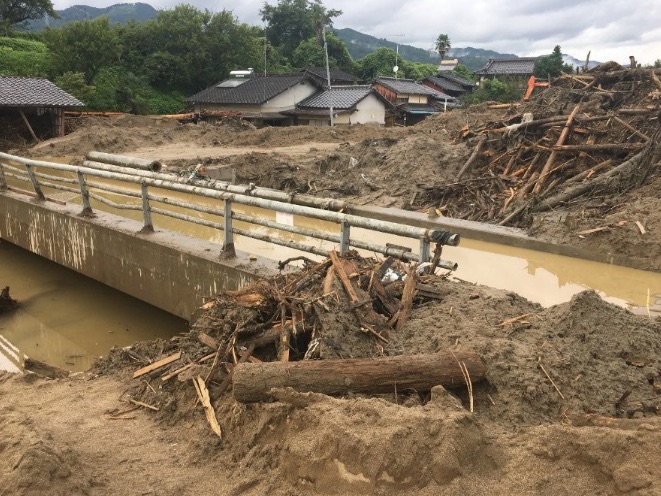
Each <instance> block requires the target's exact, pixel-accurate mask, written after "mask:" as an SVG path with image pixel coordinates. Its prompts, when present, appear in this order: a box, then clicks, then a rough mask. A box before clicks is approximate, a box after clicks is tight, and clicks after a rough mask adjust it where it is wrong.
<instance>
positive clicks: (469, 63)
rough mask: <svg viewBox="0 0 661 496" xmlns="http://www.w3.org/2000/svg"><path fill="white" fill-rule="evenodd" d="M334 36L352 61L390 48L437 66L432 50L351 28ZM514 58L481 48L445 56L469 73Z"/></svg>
mask: <svg viewBox="0 0 661 496" xmlns="http://www.w3.org/2000/svg"><path fill="white" fill-rule="evenodd" d="M334 31H335V34H336V35H337V37H338V38H340V39H341V40H342V41H344V43H345V44H346V45H347V48H348V50H349V53H350V54H351V56H352V57H353V59H354V60H358V59H360V58H363V57H364V56H365V55H368V54H370V53H372V52H373V51H374V50H376V49H378V48H382V47H385V48H390V49H391V50H397V47H398V46H399V54H400V55H401V56H402V58H404V59H406V60H408V61H410V62H420V63H423V64H438V63H439V56H438V53H437V52H435V51H434V50H423V49H422V48H417V47H414V46H410V45H403V44H398V43H396V42H393V41H388V40H386V39H384V38H375V37H374V36H370V35H367V34H363V33H360V32H358V31H356V30H354V29H351V28H343V29H335V30H334ZM509 57H516V55H514V54H511V53H498V52H494V51H493V50H484V49H482V48H473V47H466V48H452V49H450V50H449V51H448V53H447V54H446V58H458V59H459V62H460V63H461V64H462V65H465V66H466V67H468V69H470V70H471V71H477V70H478V69H481V68H482V67H484V66H485V65H486V63H487V62H488V61H489V59H498V58H501V59H502V58H509Z"/></svg>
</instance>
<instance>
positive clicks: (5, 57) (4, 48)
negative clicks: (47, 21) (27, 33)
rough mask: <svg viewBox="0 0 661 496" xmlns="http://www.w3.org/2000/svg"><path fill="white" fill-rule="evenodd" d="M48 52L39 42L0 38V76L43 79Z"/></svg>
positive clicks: (48, 57)
mask: <svg viewBox="0 0 661 496" xmlns="http://www.w3.org/2000/svg"><path fill="white" fill-rule="evenodd" d="M49 60H50V52H49V51H48V48H47V47H46V45H45V44H43V43H41V42H39V41H33V40H24V39H21V38H1V37H0V74H1V75H3V76H29V77H39V76H41V77H43V76H45V75H46V74H47V71H48V67H49Z"/></svg>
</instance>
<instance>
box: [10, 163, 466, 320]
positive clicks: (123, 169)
mask: <svg viewBox="0 0 661 496" xmlns="http://www.w3.org/2000/svg"><path fill="white" fill-rule="evenodd" d="M124 159H127V158H126V157H124V158H123V159H121V160H120V163H121V162H122V160H124ZM0 160H4V161H0V238H1V239H3V240H6V241H9V242H11V243H13V244H15V245H18V246H20V247H22V248H24V249H26V250H29V251H31V252H33V253H36V254H38V255H41V256H43V257H45V258H47V259H49V260H51V261H53V262H56V263H58V264H61V265H63V266H65V267H68V268H70V269H72V270H75V271H77V272H79V273H81V274H84V275H86V276H88V277H91V278H93V279H95V280H97V281H100V282H102V283H104V284H106V285H108V286H111V287H113V288H115V289H118V290H120V291H122V292H124V293H127V294H129V295H132V296H134V297H136V298H138V299H140V300H142V301H145V302H147V303H150V304H152V305H154V306H156V307H158V308H161V309H163V310H165V311H167V312H170V313H172V314H174V315H177V316H180V317H182V318H184V319H189V318H190V317H191V315H192V314H193V312H194V311H195V310H196V309H197V308H199V306H200V305H202V304H203V303H204V299H205V298H208V297H212V296H213V295H216V294H218V293H219V292H221V291H223V290H235V289H238V288H240V287H242V286H245V285H247V284H249V283H251V282H253V281H255V280H256V279H258V278H260V277H267V276H270V275H273V274H274V273H276V271H277V270H278V266H277V261H275V260H269V259H266V258H263V257H261V258H260V257H255V256H252V255H251V256H249V255H248V254H247V253H245V252H243V251H241V250H235V248H234V238H233V236H234V234H235V233H238V234H241V235H245V236H249V237H253V238H256V239H260V240H262V241H266V242H269V243H275V244H281V245H284V246H287V247H289V248H294V249H296V250H301V251H307V252H310V253H314V254H317V255H326V254H327V250H328V248H322V247H320V245H319V243H318V242H317V243H312V244H306V243H301V242H297V241H293V240H292V239H287V238H278V237H276V236H271V235H266V234H263V233H260V232H259V231H258V230H256V231H254V232H253V231H250V230H247V229H241V228H238V227H236V226H235V225H233V220H241V221H245V222H250V223H253V224H256V225H259V226H266V227H269V228H273V229H280V230H283V231H289V232H292V233H296V234H297V235H298V237H299V238H300V237H303V238H304V239H305V240H308V238H309V240H312V241H318V240H323V241H326V242H330V243H332V245H331V246H333V247H334V248H336V249H338V250H339V251H340V252H341V253H342V252H346V251H347V250H348V249H349V248H350V247H355V248H363V249H367V250H370V251H375V252H380V253H383V254H385V255H394V256H397V257H399V258H402V259H404V260H409V261H418V260H422V261H425V260H429V258H430V245H431V244H432V243H440V244H452V245H456V244H458V242H459V235H457V234H453V233H450V232H448V231H445V230H442V229H428V228H424V227H414V226H410V225H408V224H407V223H397V222H392V221H388V220H378V219H370V218H368V217H364V216H357V215H354V214H347V213H339V212H336V211H334V210H333V209H340V208H343V207H344V205H343V204H342V202H337V204H334V203H333V202H334V201H333V200H324V199H319V198H314V197H305V196H300V197H296V198H293V197H291V195H288V194H286V193H283V192H280V191H275V190H266V189H261V188H255V187H253V186H248V187H246V186H234V185H229V184H228V183H221V182H215V181H213V182H208V181H200V180H194V179H192V178H177V177H176V176H172V175H166V174H162V173H159V172H155V171H154V169H153V163H152V164H146V163H145V164H142V165H143V166H144V167H141V166H140V163H139V161H138V164H137V165H136V163H135V160H133V159H130V160H128V161H126V163H124V164H121V165H116V164H108V163H98V162H85V164H84V166H83V167H76V166H71V165H66V164H56V163H50V162H42V161H35V160H30V159H25V158H23V157H17V156H12V155H7V154H2V153H0ZM127 167H131V168H130V169H127ZM134 167H137V168H134ZM53 173H59V174H60V175H59V176H54V175H53ZM67 174H68V175H67ZM76 176H77V177H76ZM90 176H91V177H92V179H94V178H102V179H108V180H113V183H112V184H111V183H110V182H109V181H108V182H106V183H92V182H91V181H90ZM21 181H22V182H23V184H24V183H28V185H29V186H31V190H28V189H25V188H24V187H19V186H22V184H21ZM115 181H122V183H123V184H122V186H124V185H125V186H126V187H124V188H123V189H119V188H117V187H116V186H114V185H113V184H114V182H115ZM72 184H73V185H74V186H71V185H72ZM138 186H139V188H138ZM131 187H132V188H131ZM149 187H155V188H159V190H162V189H169V190H172V191H177V192H182V193H187V194H190V195H192V196H191V197H186V198H187V201H181V200H176V199H172V198H169V197H164V196H159V195H158V194H153V193H151V192H150V191H149V190H148V188H149ZM57 190H60V191H65V192H68V193H70V194H71V195H70V196H73V195H75V196H76V197H77V198H78V201H80V202H81V203H82V210H81V204H80V203H75V202H74V203H68V202H63V201H59V200H58V199H57V195H56V194H53V193H51V191H54V192H57ZM44 191H46V192H48V195H47V194H46V193H44ZM94 191H97V193H95V192H94ZM98 192H103V193H106V196H103V195H100V194H98ZM108 193H111V194H115V195H116V194H122V195H124V196H126V197H129V198H130V197H132V198H134V199H137V201H138V202H137V203H138V204H137V205H132V206H131V205H128V206H127V205H124V204H118V203H115V202H113V201H112V200H110V199H108V195H107V194H108ZM90 198H92V199H95V200H98V201H99V202H101V203H106V204H108V205H110V206H112V207H116V208H125V209H130V210H137V211H140V212H142V214H143V222H139V221H136V220H131V219H129V218H125V217H122V216H118V215H114V214H110V213H106V212H103V211H101V210H99V209H94V210H93V209H92V207H91V204H90ZM191 198H192V200H191ZM195 198H200V199H202V198H206V199H208V198H212V199H219V200H222V203H221V205H223V208H222V209H214V208H211V207H208V206H205V205H204V204H203V203H200V204H199V205H194V204H192V203H191V202H194V201H195ZM81 199H82V200H81ZM189 200H190V201H189ZM157 202H158V203H159V204H168V205H171V206H174V207H179V208H181V209H183V208H185V209H188V211H191V210H193V211H195V210H196V211H197V212H201V213H202V214H213V215H220V216H222V217H223V222H222V223H214V222H212V221H210V220H206V219H208V218H209V217H212V215H208V216H205V217H200V216H199V215H198V216H197V217H193V216H190V215H186V214H181V213H178V212H176V211H175V210H165V209H161V208H159V207H154V206H152V205H154V204H156V203H157ZM237 203H238V204H243V205H250V206H256V207H260V208H266V209H272V210H275V211H276V212H283V213H289V214H296V215H306V216H309V217H311V218H316V219H321V220H325V221H331V222H335V223H336V224H337V225H338V228H339V230H340V234H333V233H328V232H319V231H314V230H311V229H306V228H302V227H297V226H293V225H284V224H279V223H277V222H273V221H271V220H268V219H265V218H261V217H260V216H259V215H257V216H255V217H254V218H249V216H247V215H245V214H242V213H239V212H236V211H234V210H233V204H237ZM320 207H323V208H320ZM152 212H156V213H159V214H162V215H167V216H170V217H174V218H176V219H180V220H183V221H188V222H194V223H199V224H202V225H205V226H210V227H214V228H218V229H219V230H221V231H222V232H223V238H224V239H223V244H222V246H220V245H219V244H218V243H213V242H210V241H206V240H204V239H199V238H194V237H191V236H188V235H185V234H181V233H178V232H172V231H165V230H161V229H159V230H155V229H154V226H153V223H152V220H151V217H152ZM352 226H354V227H360V228H363V229H376V230H378V231H381V232H385V233H389V234H393V235H399V236H406V237H409V238H414V239H415V240H416V242H419V246H420V248H419V251H418V252H417V253H414V252H413V251H412V250H410V249H405V248H401V247H388V246H379V245H376V244H374V243H370V242H365V241H359V240H357V239H355V238H354V239H352V238H351V235H350V229H351V227H352ZM439 265H440V266H445V267H446V268H452V267H453V264H452V263H450V262H445V261H440V262H439ZM100 304H102V302H100Z"/></svg>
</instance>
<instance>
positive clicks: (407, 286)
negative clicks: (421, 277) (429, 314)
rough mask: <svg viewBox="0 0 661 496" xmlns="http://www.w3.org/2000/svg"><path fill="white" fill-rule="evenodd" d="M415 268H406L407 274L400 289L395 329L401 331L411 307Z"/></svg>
mask: <svg viewBox="0 0 661 496" xmlns="http://www.w3.org/2000/svg"><path fill="white" fill-rule="evenodd" d="M415 280H416V273H415V270H411V269H409V270H408V276H407V277H406V281H404V290H403V291H402V304H401V305H400V307H399V318H398V319H397V330H398V331H401V330H402V327H404V324H406V319H408V316H409V313H410V312H411V308H412V307H413V294H414V293H415Z"/></svg>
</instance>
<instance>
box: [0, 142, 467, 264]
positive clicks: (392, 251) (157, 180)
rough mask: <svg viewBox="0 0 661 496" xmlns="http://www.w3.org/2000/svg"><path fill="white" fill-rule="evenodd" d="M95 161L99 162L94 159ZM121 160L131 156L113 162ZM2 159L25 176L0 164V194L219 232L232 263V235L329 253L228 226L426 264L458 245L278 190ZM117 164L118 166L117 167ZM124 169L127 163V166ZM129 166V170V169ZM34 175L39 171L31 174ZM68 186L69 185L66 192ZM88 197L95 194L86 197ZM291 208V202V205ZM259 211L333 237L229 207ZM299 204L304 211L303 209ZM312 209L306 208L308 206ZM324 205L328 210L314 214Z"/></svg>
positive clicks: (451, 237) (449, 236)
mask: <svg viewBox="0 0 661 496" xmlns="http://www.w3.org/2000/svg"><path fill="white" fill-rule="evenodd" d="M96 157H99V155H96ZM115 157H120V163H121V158H126V159H132V157H122V156H115ZM0 159H4V160H6V161H10V162H14V163H16V164H20V165H23V166H24V167H25V170H22V169H20V168H19V167H15V166H13V165H10V164H8V163H4V162H2V161H0V190H1V189H9V190H14V191H20V192H23V193H28V194H32V193H31V192H28V191H25V190H20V189H18V190H17V189H16V188H13V187H10V186H9V185H8V183H7V179H6V178H7V177H12V178H14V179H15V180H18V181H24V182H29V183H30V184H31V185H32V188H33V189H34V195H36V197H37V199H39V200H46V199H47V198H46V196H45V195H44V193H43V191H42V188H51V189H56V190H60V191H66V192H70V193H73V194H76V195H81V198H82V205H83V210H82V212H81V215H87V216H92V215H94V213H93V210H92V206H91V203H90V199H92V200H95V201H98V202H100V203H102V204H105V205H108V206H110V207H113V208H116V209H125V210H137V211H142V213H143V228H142V230H141V232H142V233H148V232H153V230H154V226H153V222H152V217H151V214H152V213H157V214H160V215H164V216H168V217H171V218H175V219H179V220H182V221H186V222H191V223H194V224H198V225H202V226H206V227H211V228H214V229H220V230H222V231H224V240H223V247H222V251H223V255H224V256H234V254H235V252H234V234H239V235H242V236H246V237H250V238H253V239H258V240H261V241H266V242H269V243H273V244H277V245H280V246H286V247H289V248H293V249H296V250H300V251H303V252H307V253H314V254H317V255H321V256H327V254H328V252H327V250H324V249H322V248H319V247H316V246H311V245H307V244H304V243H299V242H296V241H293V240H286V239H281V238H279V237H277V236H269V235H267V234H263V233H259V232H253V231H250V230H247V229H241V228H238V227H236V226H234V225H233V220H238V221H243V222H247V223H250V224H254V225H259V226H264V227H268V228H272V229H276V230H280V231H284V232H290V233H295V234H300V235H302V236H305V237H309V238H313V239H319V240H324V241H329V242H332V243H335V244H337V245H339V252H340V253H341V254H344V253H346V252H347V250H349V248H350V247H354V248H359V249H364V250H369V251H372V252H376V253H381V254H383V255H386V256H393V257H396V258H399V259H402V260H405V261H416V262H428V261H429V260H430V259H431V254H430V245H431V243H436V245H437V247H439V250H438V252H439V253H440V247H441V246H442V245H450V246H457V245H458V244H459V240H460V237H459V235H458V234H455V233H451V232H449V231H444V230H432V229H424V228H419V227H413V226H409V225H405V224H399V223H395V222H389V221H382V220H376V219H370V218H367V217H361V216H356V215H351V214H346V213H341V212H336V211H332V210H328V208H333V207H338V206H340V205H342V206H345V207H346V205H345V204H344V202H339V201H337V200H331V199H323V198H316V197H312V196H307V195H289V194H287V193H284V192H282V191H277V190H271V189H268V188H256V187H254V186H253V185H249V186H247V187H246V186H239V185H232V184H229V183H225V182H220V181H208V180H197V179H193V178H182V177H178V176H175V175H172V174H164V173H159V172H151V171H150V170H139V169H136V170H134V169H127V168H126V167H122V166H118V165H111V164H107V163H100V162H93V161H85V162H84V165H83V166H82V167H79V166H73V165H66V164H58V163H53V162H45V161H41V160H32V159H28V158H24V157H19V156H16V155H10V154H7V153H0ZM115 163H117V161H115ZM127 165H128V164H127ZM128 166H129V167H130V165H128ZM35 168H38V171H37V170H35ZM43 170H50V171H62V172H71V173H75V174H76V178H75V179H74V178H67V177H60V176H53V175H50V174H46V173H45V172H42V171H43ZM88 177H97V178H102V179H111V180H117V181H121V182H124V183H128V184H139V185H140V192H137V191H135V190H131V189H127V188H118V187H115V186H111V185H108V184H104V183H98V182H92V181H90V180H89V179H88ZM69 185H73V186H69ZM149 187H155V188H159V189H165V190H171V191H177V192H182V193H189V194H191V195H194V196H201V197H205V198H211V199H218V200H222V201H223V208H222V209H218V208H211V207H208V206H204V205H197V204H191V203H188V202H183V201H180V200H176V199H170V198H167V197H164V196H161V195H155V194H152V193H150V192H149ZM92 190H94V191H92ZM97 191H103V192H106V193H111V194H116V195H122V196H125V197H131V198H138V199H140V200H141V204H140V205H132V204H121V203H115V202H113V201H112V200H110V199H108V198H106V197H105V196H103V195H100V194H98V193H97ZM151 202H156V203H160V204H163V205H171V206H176V207H179V208H183V209H186V210H191V211H196V212H201V213H205V214H211V215H216V216H220V217H223V222H222V223H217V222H213V221H210V220H206V219H200V218H198V217H192V216H190V215H186V214H181V213H177V212H173V211H171V210H166V209H163V208H158V207H152V203H151ZM294 202H296V203H294ZM234 203H236V204H240V205H246V206H253V207H259V208H263V209H267V210H272V211H275V212H283V213H289V214H293V215H299V216H304V217H309V218H313V219H320V220H325V221H330V222H332V223H335V224H338V225H339V227H340V233H339V234H333V233H328V232H322V231H317V230H314V229H306V228H302V227H296V226H291V225H287V224H282V223H279V222H273V221H271V220H268V219H263V218H260V217H256V216H252V215H247V214H243V213H240V212H236V211H234V210H233V204H234ZM301 203H302V204H301ZM311 204H312V206H310V205H311ZM320 206H324V207H326V208H320ZM351 227H357V228H363V229H367V230H372V231H378V232H382V233H388V234H393V235H397V236H403V237H407V238H413V239H417V240H418V241H419V250H418V253H414V252H412V251H410V250H408V249H406V248H402V247H393V246H382V245H378V244H375V243H371V242H367V241H362V240H358V239H355V238H354V239H352V238H351ZM438 267H441V268H445V269H449V270H456V268H457V264H455V263H452V262H449V261H444V260H440V261H438Z"/></svg>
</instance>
